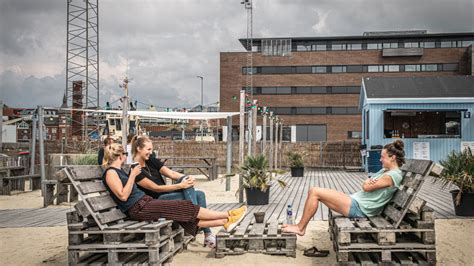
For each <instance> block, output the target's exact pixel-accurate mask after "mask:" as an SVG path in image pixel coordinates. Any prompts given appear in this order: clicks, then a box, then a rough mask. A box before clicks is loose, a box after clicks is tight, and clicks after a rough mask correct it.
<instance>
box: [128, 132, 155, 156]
mask: <svg viewBox="0 0 474 266" xmlns="http://www.w3.org/2000/svg"><path fill="white" fill-rule="evenodd" d="M147 142H151V140H150V138H148V137H147V136H138V135H135V136H133V138H132V158H135V155H136V154H137V149H138V148H140V149H143V147H145V143H147Z"/></svg>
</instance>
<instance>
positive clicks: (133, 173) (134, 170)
mask: <svg viewBox="0 0 474 266" xmlns="http://www.w3.org/2000/svg"><path fill="white" fill-rule="evenodd" d="M141 172H142V167H141V166H140V165H137V166H135V167H133V168H132V170H131V171H130V177H136V176H137V175H139V174H140V173H141Z"/></svg>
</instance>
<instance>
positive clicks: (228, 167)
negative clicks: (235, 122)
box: [225, 116, 232, 191]
mask: <svg viewBox="0 0 474 266" xmlns="http://www.w3.org/2000/svg"><path fill="white" fill-rule="evenodd" d="M226 170H227V171H226V174H227V177H226V179H225V191H229V190H230V174H231V171H232V116H228V117H227V161H226Z"/></svg>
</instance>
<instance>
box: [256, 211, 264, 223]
mask: <svg viewBox="0 0 474 266" xmlns="http://www.w3.org/2000/svg"><path fill="white" fill-rule="evenodd" d="M253 216H254V217H255V222H256V223H258V224H261V223H263V220H264V219H265V212H255V213H254V214H253Z"/></svg>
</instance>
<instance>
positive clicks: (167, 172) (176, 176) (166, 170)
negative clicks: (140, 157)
mask: <svg viewBox="0 0 474 266" xmlns="http://www.w3.org/2000/svg"><path fill="white" fill-rule="evenodd" d="M160 174H162V175H164V176H167V177H169V178H171V179H173V180H178V179H180V178H181V177H182V176H183V174H181V173H178V172H175V171H173V170H171V169H169V168H168V167H166V166H162V167H161V168H160Z"/></svg>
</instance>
